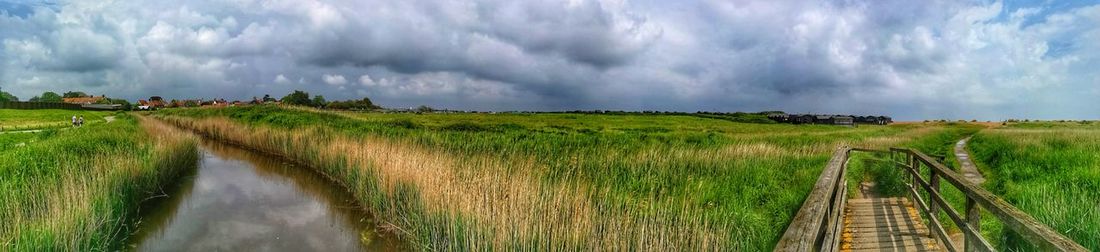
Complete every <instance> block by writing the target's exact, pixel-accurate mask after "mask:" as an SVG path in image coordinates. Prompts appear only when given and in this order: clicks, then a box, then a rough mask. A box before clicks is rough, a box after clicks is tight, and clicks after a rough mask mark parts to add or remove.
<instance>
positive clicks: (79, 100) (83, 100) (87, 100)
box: [62, 96, 107, 104]
mask: <svg viewBox="0 0 1100 252" xmlns="http://www.w3.org/2000/svg"><path fill="white" fill-rule="evenodd" d="M104 99H107V97H106V96H99V97H95V96H92V97H73V98H62V101H63V102H65V103H71V104H95V103H97V102H100V101H103V100H104Z"/></svg>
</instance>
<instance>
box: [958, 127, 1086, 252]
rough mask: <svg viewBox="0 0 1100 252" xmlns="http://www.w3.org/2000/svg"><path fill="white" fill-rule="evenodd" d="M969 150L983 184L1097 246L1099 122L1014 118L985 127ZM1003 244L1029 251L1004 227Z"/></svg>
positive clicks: (1000, 234)
mask: <svg viewBox="0 0 1100 252" xmlns="http://www.w3.org/2000/svg"><path fill="white" fill-rule="evenodd" d="M969 148H970V151H971V153H972V155H973V156H974V158H975V161H977V162H978V164H979V167H980V168H981V169H982V171H983V172H984V173H985V175H986V178H987V179H988V180H987V181H986V183H985V185H984V186H985V187H986V188H987V189H989V190H990V191H991V192H993V193H994V194H997V195H999V196H1001V197H1003V198H1004V199H1005V200H1006V201H1008V202H1009V203H1011V204H1012V205H1014V206H1016V207H1017V208H1019V209H1020V210H1022V211H1024V212H1026V213H1028V214H1030V215H1031V216H1032V217H1035V218H1036V219H1037V220H1039V221H1040V222H1042V223H1044V224H1047V225H1048V226H1050V227H1051V228H1053V229H1054V230H1056V231H1058V232H1060V233H1062V234H1064V235H1066V236H1067V237H1069V238H1070V239H1073V240H1075V241H1077V242H1078V243H1080V244H1081V245H1083V246H1085V247H1086V248H1089V249H1091V250H1100V124H1098V123H1095V122H1092V123H1080V122H1065V123H1058V122H1039V123H1019V124H1012V125H1009V126H1008V127H1003V128H997V129H991V130H985V131H983V132H981V133H979V134H978V135H977V136H975V137H974V138H973V140H971V143H970V146H969ZM994 235H995V236H994V237H995V239H997V240H998V241H999V242H1000V243H1003V244H1004V246H1005V249H1011V250H1033V248H1030V247H1028V246H1026V245H1023V244H1021V243H1023V242H1022V238H1020V237H1019V236H1018V235H1016V234H1013V233H1011V232H1008V231H1004V232H997V233H995V234H994Z"/></svg>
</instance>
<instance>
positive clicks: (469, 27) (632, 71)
mask: <svg viewBox="0 0 1100 252" xmlns="http://www.w3.org/2000/svg"><path fill="white" fill-rule="evenodd" d="M1011 6H1013V7H1011V8H1005V7H1004V6H1003V5H1002V4H1001V3H1000V2H984V1H983V2H962V1H925V2H910V1H717V0H715V1H710V0H698V1H649V0H639V1H625V0H573V1H564V0H563V1H504V0H474V1H428V0H412V1H343V0H324V1H322V0H302V1H283V0H239V1H187V2H167V1H67V2H60V3H56V4H52V3H49V4H39V3H33V2H32V3H23V2H20V3H19V4H18V5H16V4H11V3H10V2H6V1H0V9H2V10H0V13H4V14H2V15H0V40H2V41H3V43H2V45H3V47H2V48H0V56H2V58H0V86H2V87H3V88H4V90H5V91H10V92H13V93H15V94H16V95H17V96H20V97H31V96H33V95H36V94H39V93H41V92H42V91H45V90H55V91H58V90H70V89H86V90H87V91H89V92H92V93H105V94H110V95H116V96H124V97H127V98H136V97H144V96H149V95H153V94H161V95H165V96H176V97H181V98H182V97H215V96H223V97H228V98H231V99H240V98H250V97H251V96H260V95H263V94H264V93H270V94H276V95H277V94H282V93H285V92H288V91H290V90H294V89H302V90H307V91H310V92H312V93H315V94H322V95H325V96H326V97H328V98H330V99H348V98H356V97H360V96H364V95H365V96H370V97H371V98H372V99H374V100H376V101H379V102H381V103H383V104H387V105H391V106H402V107H403V106H415V105H419V104H428V105H433V106H441V107H451V108H460V109H461V108H471V109H493V110H510V109H554V110H556V109H627V110H633V109H638V110H641V109H646V110H683V111H696V110H725V111H732V110H765V109H768V110H770V109H783V110H790V111H797V112H817V113H881V114H898V116H899V117H902V118H906V116H908V118H918V117H963V116H969V117H983V118H1005V117H1022V116H1023V115H1030V116H1047V117H1075V118H1080V117H1096V116H1100V115H1097V114H1096V113H1097V112H1095V111H1090V110H1087V109H1081V108H1083V107H1090V106H1091V107H1096V106H1095V105H1097V104H1096V103H1095V101H1094V100H1095V99H1085V98H1087V97H1090V96H1095V95H1100V87H1098V86H1100V85H1098V84H1097V83H1100V77H1098V76H1097V74H1096V73H1093V71H1091V70H1090V67H1088V66H1091V65H1095V63H1098V57H1097V56H1098V55H1097V54H1098V51H1100V50H1098V49H1100V48H1097V45H1096V44H1095V43H1091V42H1090V41H1096V40H1097V39H1100V38H1097V36H1098V35H1097V34H1098V33H1100V32H1098V29H1097V28H1098V27H1097V25H1096V24H1097V23H1100V7H1097V6H1086V5H1074V6H1070V7H1065V6H1062V7H1057V6H1047V5H1046V4H1045V3H1041V2H1038V3H1033V4H1013V5H1011ZM1059 97H1061V98H1060V99H1059ZM959 108H965V109H959ZM1035 108H1052V109H1050V110H1037V109H1035Z"/></svg>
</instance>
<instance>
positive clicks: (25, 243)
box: [0, 110, 197, 251]
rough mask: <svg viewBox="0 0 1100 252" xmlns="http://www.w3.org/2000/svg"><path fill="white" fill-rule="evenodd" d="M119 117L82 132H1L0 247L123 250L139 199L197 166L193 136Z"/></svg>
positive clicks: (28, 115) (28, 113) (24, 113)
mask: <svg viewBox="0 0 1100 252" xmlns="http://www.w3.org/2000/svg"><path fill="white" fill-rule="evenodd" d="M56 112H57V111H46V110H28V111H20V112H16V113H14V114H19V115H20V116H24V117H25V118H34V117H47V116H49V115H53V113H56ZM4 113H13V112H11V111H4ZM35 113H44V114H42V115H39V116H33V114H35ZM89 115H96V116H99V115H102V114H100V113H94V114H93V113H85V117H86V118H87V117H88V116H89ZM117 117H118V120H116V121H114V122H111V123H97V124H91V125H88V126H86V127H83V128H79V129H68V130H48V131H43V132H40V133H11V134H0V145H2V147H3V148H0V220H3V221H0V250H4V251H106V250H117V249H121V247H120V246H121V245H120V244H121V243H120V242H121V241H122V240H123V239H124V238H125V237H127V235H128V234H129V233H130V232H131V231H132V227H131V226H130V225H131V224H132V222H133V221H134V219H133V217H134V214H135V213H136V211H137V206H138V203H140V201H141V200H142V199H144V198H146V197H148V196H150V195H151V194H152V193H153V192H155V191H158V190H157V189H158V188H160V186H162V185H164V184H166V183H170V182H172V181H173V180H174V178H175V177H176V176H177V175H178V174H180V172H181V171H184V170H185V169H188V167H193V166H194V165H195V160H196V159H197V149H196V147H195V142H194V139H193V138H191V137H188V135H186V134H184V133H182V132H180V131H178V130H175V129H174V128H173V127H170V126H167V125H164V124H162V123H159V122H157V121H153V120H148V119H139V118H135V117H132V116H129V115H126V114H118V115H117Z"/></svg>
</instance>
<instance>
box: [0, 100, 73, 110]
mask: <svg viewBox="0 0 1100 252" xmlns="http://www.w3.org/2000/svg"><path fill="white" fill-rule="evenodd" d="M0 108H3V109H84V107H82V106H81V105H80V104H71V103H61V102H18V101H7V102H0Z"/></svg>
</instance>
